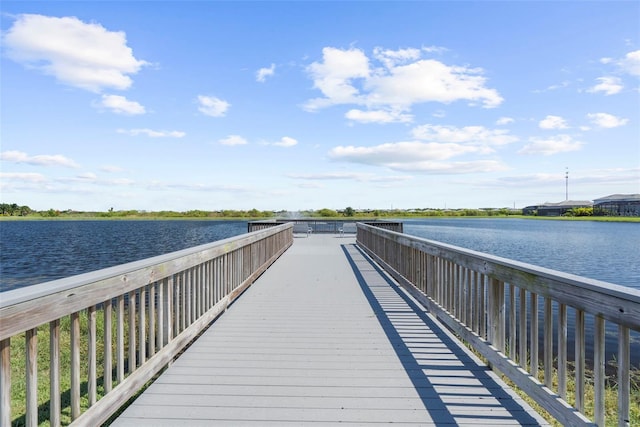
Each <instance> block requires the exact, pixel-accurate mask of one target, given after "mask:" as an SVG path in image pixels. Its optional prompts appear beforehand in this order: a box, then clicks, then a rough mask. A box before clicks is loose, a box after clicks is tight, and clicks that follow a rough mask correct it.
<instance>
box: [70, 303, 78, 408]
mask: <svg viewBox="0 0 640 427" xmlns="http://www.w3.org/2000/svg"><path fill="white" fill-rule="evenodd" d="M79 416H80V313H79V312H77V311H76V312H75V313H71V419H72V420H75V419H76V418H78V417H79Z"/></svg>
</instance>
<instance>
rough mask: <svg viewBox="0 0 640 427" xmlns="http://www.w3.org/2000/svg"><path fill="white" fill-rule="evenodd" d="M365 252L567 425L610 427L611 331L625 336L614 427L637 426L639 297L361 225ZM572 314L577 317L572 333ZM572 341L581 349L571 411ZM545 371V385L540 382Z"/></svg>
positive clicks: (616, 288)
mask: <svg viewBox="0 0 640 427" xmlns="http://www.w3.org/2000/svg"><path fill="white" fill-rule="evenodd" d="M357 243H358V245H359V246H360V247H362V248H363V249H364V250H365V251H366V252H367V253H368V254H369V255H371V256H372V257H373V258H374V259H375V260H376V261H377V262H379V263H380V264H381V265H382V266H383V267H384V268H385V269H386V270H387V271H389V273H390V274H391V275H392V276H393V277H394V278H395V279H396V280H398V282H399V283H401V284H402V285H403V286H404V287H405V288H406V289H407V290H409V292H410V293H411V294H412V295H413V296H414V297H415V298H416V299H417V300H418V301H420V302H421V303H422V304H423V305H425V307H427V308H428V309H429V310H430V311H431V312H432V314H434V315H435V316H436V317H437V318H438V319H439V320H440V321H441V322H443V323H444V324H445V325H447V327H449V328H450V329H452V330H453V331H454V332H456V333H457V334H458V335H459V336H460V337H461V338H462V339H463V340H465V341H466V342H467V343H469V344H470V345H471V346H472V347H473V348H474V349H475V350H476V351H478V352H479V353H480V354H481V355H482V356H483V357H485V358H486V359H487V361H488V362H489V364H490V365H491V366H492V367H494V368H495V369H497V370H499V371H501V372H502V373H503V374H504V375H506V376H507V377H508V378H510V379H511V380H512V381H513V382H514V383H515V384H516V385H517V386H518V387H519V388H520V389H521V390H523V391H524V392H525V393H527V394H528V395H529V396H530V397H531V398H533V399H534V400H535V401H536V402H538V403H539V404H540V405H541V406H542V407H543V408H544V409H545V410H547V411H548V412H549V413H550V414H551V415H552V416H553V417H555V418H556V419H557V420H558V421H559V422H560V423H562V425H584V424H592V423H595V424H597V425H599V426H603V425H605V408H604V407H605V400H604V398H605V385H606V374H605V321H606V322H607V326H609V327H611V326H613V328H614V330H615V329H617V334H614V340H615V336H616V335H617V351H616V352H615V353H616V354H615V358H616V362H617V395H618V396H617V400H618V411H617V414H618V417H617V418H618V419H617V420H609V422H615V423H617V424H618V425H619V426H629V424H630V421H629V416H630V414H629V412H630V411H629V406H630V345H631V344H630V330H631V331H640V291H638V290H635V289H632V288H628V287H622V286H618V285H613V284H610V283H606V282H601V281H596V280H591V279H587V278H583V277H579V276H575V275H571V274H565V273H561V272H557V271H553V270H549V269H545V268H541V267H536V266H533V265H530V264H525V263H521V262H517V261H512V260H508V259H504V258H500V257H495V256H491V255H487V254H483V253H479V252H475V251H471V250H466V249H462V248H458V247H455V246H451V245H447V244H443V243H438V242H434V241H429V240H425V239H420V238H417V237H412V236H408V235H405V234H399V233H394V232H390V231H387V230H381V229H379V228H376V227H370V226H366V225H363V224H358V234H357ZM540 300H542V304H543V306H542V307H543V309H542V310H539V308H542V307H539V301H540ZM568 307H570V308H571V309H570V311H571V312H574V313H575V314H574V316H575V322H573V323H574V324H573V325H571V326H572V327H571V328H570V327H569V326H568V325H570V322H568V311H569V310H568ZM539 311H541V312H542V321H541V322H540V320H539V316H538V313H539ZM532 313H533V314H532ZM539 323H542V325H540V324H539ZM587 323H589V324H591V323H592V324H593V330H594V332H593V339H592V340H587V337H586V336H585V329H586V328H585V324H587ZM540 328H541V329H540ZM554 329H555V331H556V332H555V333H554ZM609 329H610V328H609ZM634 334H636V332H634ZM554 335H555V340H554ZM541 337H542V338H541ZM540 338H541V339H542V349H540V348H539V342H540ZM589 338H590V337H589ZM570 341H573V342H574V343H575V347H574V349H575V353H574V354H575V361H574V363H575V366H574V368H573V371H574V375H575V397H574V398H573V399H570V400H572V403H571V404H569V403H568V402H567V400H569V399H568V398H567V377H568V372H569V371H570V369H569V367H570V366H571V362H570V361H568V358H567V350H568V344H567V343H568V342H570ZM587 341H590V342H591V343H592V346H593V359H592V360H593V387H594V394H595V399H594V406H595V407H594V410H593V413H594V415H593V421H592V420H590V419H589V418H587V417H586V416H585V386H586V385H587V380H586V379H585V371H586V370H587V367H586V366H585V359H586V356H587V355H586V354H585V352H586V349H587V347H588V346H587V344H586V343H587ZM589 347H590V346H589ZM539 354H542V359H541V360H539ZM554 363H555V365H556V368H555V371H556V372H555V373H554ZM539 367H540V368H539ZM539 369H543V370H544V383H541V382H540V381H538V376H539V373H540V374H542V371H540V372H538V370H539ZM554 375H557V385H555V384H554V383H555V381H553V377H554ZM588 381H589V382H590V381H591V380H588Z"/></svg>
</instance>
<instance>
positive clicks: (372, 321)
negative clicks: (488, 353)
mask: <svg viewBox="0 0 640 427" xmlns="http://www.w3.org/2000/svg"><path fill="white" fill-rule="evenodd" d="M338 423H340V424H341V425H348V426H351V425H371V424H382V423H394V425H413V426H415V425H421V426H428V425H443V426H447V425H458V426H464V425H474V426H490V425H540V424H543V425H544V424H545V422H544V420H543V419H542V418H541V417H540V416H539V415H537V414H536V413H535V412H534V411H533V410H532V409H531V408H530V407H529V406H527V405H526V404H525V403H524V402H523V401H522V400H521V399H520V398H518V397H517V396H516V395H515V393H513V391H511V390H509V389H508V388H507V387H506V386H505V384H504V383H503V382H502V381H500V380H499V379H497V377H496V376H495V374H494V373H493V372H491V371H490V370H488V369H487V367H486V366H484V365H482V364H481V363H480V362H479V361H478V360H477V359H476V358H475V357H474V356H473V355H471V354H470V353H469V352H468V351H467V350H466V349H464V348H463V347H462V346H461V345H460V344H459V343H458V342H457V340H456V339H455V338H453V337H452V336H451V335H450V334H449V333H448V332H446V331H444V330H443V329H442V328H440V327H439V326H438V324H437V323H436V322H435V321H434V320H433V318H432V317H431V316H430V315H429V314H428V313H427V312H426V311H425V310H424V309H423V308H422V307H421V306H419V305H418V304H416V303H415V302H414V301H413V300H412V299H411V298H410V297H408V296H407V295H406V294H405V293H404V292H402V291H401V290H400V289H399V288H398V287H397V286H396V285H395V283H394V282H393V281H392V280H390V279H389V278H388V277H387V276H386V275H385V274H384V273H382V272H380V271H379V269H377V268H376V266H375V265H374V264H373V263H372V262H371V261H370V260H369V259H368V258H367V257H366V256H364V255H363V254H362V253H361V252H360V250H359V249H358V248H357V247H356V246H355V242H354V238H353V237H339V236H337V235H311V236H310V237H308V238H304V237H300V238H298V237H296V238H295V239H294V244H293V246H292V247H291V248H290V249H289V250H288V251H287V252H286V253H285V254H284V255H283V256H282V257H281V258H280V259H279V260H278V261H277V262H276V263H275V264H274V265H273V266H272V267H271V268H269V269H268V270H267V271H266V272H265V273H264V274H263V275H262V276H261V277H260V278H259V279H258V281H257V282H256V283H255V284H254V285H253V286H252V287H250V288H249V290H247V292H246V293H245V294H244V295H243V296H242V297H241V298H240V299H239V300H238V301H237V302H236V303H235V304H234V305H232V306H231V307H230V308H229V309H228V311H227V312H226V313H225V314H224V315H222V316H221V317H220V318H219V319H218V320H217V321H216V322H215V323H214V324H213V325H212V326H211V327H210V328H209V329H208V330H207V331H206V332H205V333H204V334H203V335H202V336H201V337H200V338H199V339H198V340H197V341H196V342H195V343H194V344H193V345H192V346H191V347H190V348H189V349H188V350H186V351H185V353H184V354H183V355H181V356H180V358H178V359H177V360H176V361H175V362H174V363H173V364H172V365H171V367H169V368H168V369H167V370H166V371H165V372H164V373H163V374H162V375H161V376H160V377H159V378H158V379H157V380H156V381H155V382H154V383H153V384H152V385H151V386H150V387H149V388H148V389H147V390H146V391H145V392H144V393H143V394H142V395H141V396H140V397H138V399H137V400H136V401H135V402H134V403H133V404H132V405H131V406H129V408H128V409H126V410H125V411H124V413H123V414H122V415H121V416H120V417H119V418H118V419H117V420H116V421H115V422H114V423H113V425H115V426H174V425H185V426H186V425H188V426H197V425H203V426H205V425H206V426H211V425H254V426H265V425H278V426H282V425H334V424H338Z"/></svg>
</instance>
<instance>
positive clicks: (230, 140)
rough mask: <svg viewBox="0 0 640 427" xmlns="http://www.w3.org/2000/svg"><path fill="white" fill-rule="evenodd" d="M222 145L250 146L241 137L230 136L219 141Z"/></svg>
mask: <svg viewBox="0 0 640 427" xmlns="http://www.w3.org/2000/svg"><path fill="white" fill-rule="evenodd" d="M218 142H219V143H220V144H222V145H231V146H233V145H245V144H248V142H247V140H246V139H244V138H243V137H241V136H240V135H229V136H227V137H226V138H223V139H221V140H219V141H218Z"/></svg>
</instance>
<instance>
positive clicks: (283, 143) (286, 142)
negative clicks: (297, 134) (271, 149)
mask: <svg viewBox="0 0 640 427" xmlns="http://www.w3.org/2000/svg"><path fill="white" fill-rule="evenodd" d="M296 144H298V141H296V140H295V139H293V138H290V137H288V136H283V137H282V139H281V140H280V141H278V142H274V143H273V145H275V146H277V147H293V146H294V145H296Z"/></svg>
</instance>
